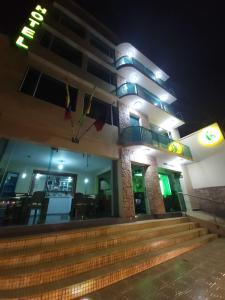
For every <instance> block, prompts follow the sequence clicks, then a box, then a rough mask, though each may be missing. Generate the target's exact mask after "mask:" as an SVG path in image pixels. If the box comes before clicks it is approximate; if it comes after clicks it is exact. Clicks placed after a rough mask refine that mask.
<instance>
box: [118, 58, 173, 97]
mask: <svg viewBox="0 0 225 300" xmlns="http://www.w3.org/2000/svg"><path fill="white" fill-rule="evenodd" d="M126 66H131V67H134V68H136V69H137V70H138V71H140V72H141V73H142V74H144V75H145V76H146V77H148V78H149V79H151V80H154V82H155V83H156V84H158V85H159V86H160V87H162V88H163V89H164V90H166V91H167V92H168V93H170V94H172V95H173V96H174V97H176V95H175V93H174V91H173V90H172V89H170V88H168V87H167V86H166V85H165V83H164V81H163V80H161V79H160V78H158V77H157V75H155V74H154V73H153V72H152V71H151V70H150V69H149V68H146V67H145V66H144V65H143V64H142V63H140V62H139V61H138V60H137V59H135V58H133V57H129V56H128V55H126V56H122V57H120V58H119V59H118V60H117V61H116V68H117V69H120V68H123V67H126Z"/></svg>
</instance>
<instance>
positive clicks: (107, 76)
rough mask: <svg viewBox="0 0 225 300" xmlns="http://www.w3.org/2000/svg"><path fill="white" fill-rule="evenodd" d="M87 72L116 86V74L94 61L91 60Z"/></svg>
mask: <svg viewBox="0 0 225 300" xmlns="http://www.w3.org/2000/svg"><path fill="white" fill-rule="evenodd" d="M87 71H88V72H89V73H91V74H93V75H95V76H96V77H98V78H100V79H102V80H104V81H106V82H108V83H110V84H112V85H114V86H116V74H114V73H112V72H111V71H109V70H108V69H106V68H104V67H102V66H100V65H99V64H97V63H96V62H94V61H91V60H89V61H88V66H87Z"/></svg>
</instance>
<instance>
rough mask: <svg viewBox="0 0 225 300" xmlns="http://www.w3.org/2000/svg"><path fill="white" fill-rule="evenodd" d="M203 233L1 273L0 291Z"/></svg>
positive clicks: (54, 278) (49, 279)
mask: <svg viewBox="0 0 225 300" xmlns="http://www.w3.org/2000/svg"><path fill="white" fill-rule="evenodd" d="M206 233H207V230H206V229H204V228H197V229H192V230H187V231H183V232H178V233H173V234H170V235H166V236H162V237H157V238H151V239H148V240H143V241H139V242H136V241H135V242H132V243H129V244H126V245H120V246H117V247H114V248H108V249H99V250H97V251H95V252H91V253H88V254H86V255H83V254H80V255H75V256H72V257H68V258H61V259H57V260H54V261H50V262H46V263H40V264H38V265H34V266H29V268H27V267H20V268H8V269H5V270H4V269H2V270H1V274H0V289H1V290H2V289H10V288H13V289H15V288H19V287H20V288H22V287H29V286H35V285H38V284H40V283H44V282H45V283H48V282H49V283H50V282H54V281H57V280H60V279H63V278H67V277H70V276H72V275H73V276H75V275H78V274H81V273H84V272H87V271H90V270H93V269H97V268H101V267H104V266H106V265H111V264H115V263H117V262H119V261H123V260H126V259H129V258H134V257H136V256H140V255H143V254H145V253H150V252H154V251H158V250H159V249H161V248H165V247H169V246H172V245H176V244H178V243H182V242H184V241H187V240H191V239H194V238H196V237H199V236H202V235H206Z"/></svg>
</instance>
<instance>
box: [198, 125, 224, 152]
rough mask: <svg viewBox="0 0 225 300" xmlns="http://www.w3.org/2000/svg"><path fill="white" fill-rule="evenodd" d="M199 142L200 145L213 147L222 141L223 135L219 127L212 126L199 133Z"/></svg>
mask: <svg viewBox="0 0 225 300" xmlns="http://www.w3.org/2000/svg"><path fill="white" fill-rule="evenodd" d="M199 140H200V142H201V144H202V145H204V146H208V147H213V146H216V145H218V144H219V143H220V142H221V141H222V140H223V135H222V133H221V131H220V128H219V126H218V125H217V124H212V125H211V126H208V127H206V128H203V129H202V130H201V131H200V134H199Z"/></svg>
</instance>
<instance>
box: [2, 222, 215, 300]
mask: <svg viewBox="0 0 225 300" xmlns="http://www.w3.org/2000/svg"><path fill="white" fill-rule="evenodd" d="M215 238H216V235H215V234H208V232H207V230H206V229H204V228H201V227H199V225H198V224H197V223H196V222H190V221H189V219H188V218H184V217H182V218H172V219H161V220H148V221H140V222H135V223H126V224H118V225H109V226H101V227H96V228H86V229H77V230H70V231H64V232H57V233H54V234H53V233H51V234H42V235H33V236H26V237H17V238H8V239H0V299H4V300H8V299H18V300H19V299H20V300H22V299H23V300H25V299H30V300H31V299H33V300H44V299H45V300H47V299H48V300H50V299H52V300H53V299H54V300H57V299H58V300H59V299H60V300H61V299H63V300H65V299H76V298H79V297H81V296H83V295H86V294H88V293H90V292H93V291H95V290H98V289H101V288H103V287H106V286H108V285H110V284H113V283H115V282H118V281H120V280H122V279H125V278H127V277H129V276H132V275H135V274H137V273H139V272H142V271H144V270H146V269H149V268H151V267H153V266H155V265H158V264H160V263H162V262H164V261H167V260H169V259H171V258H174V257H176V256H178V255H180V254H182V253H185V252H187V251H191V250H193V249H195V248H197V247H200V246H202V245H204V244H205V243H207V242H209V241H211V240H213V239H215Z"/></svg>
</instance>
